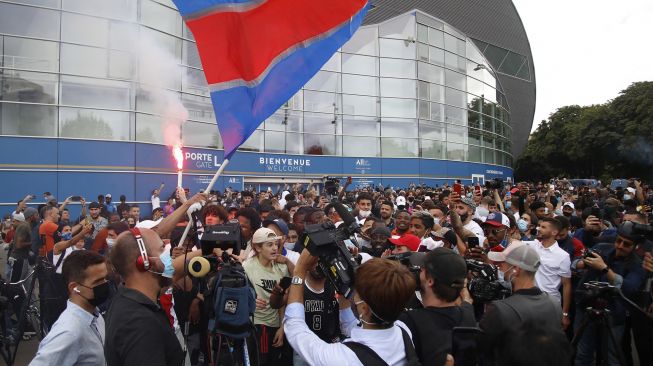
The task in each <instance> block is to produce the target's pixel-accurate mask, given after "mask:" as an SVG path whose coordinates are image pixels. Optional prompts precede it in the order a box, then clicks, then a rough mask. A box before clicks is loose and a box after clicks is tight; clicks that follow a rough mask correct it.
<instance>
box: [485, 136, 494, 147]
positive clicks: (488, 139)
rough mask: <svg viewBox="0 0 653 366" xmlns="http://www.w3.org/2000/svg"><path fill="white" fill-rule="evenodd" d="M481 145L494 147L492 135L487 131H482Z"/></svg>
mask: <svg viewBox="0 0 653 366" xmlns="http://www.w3.org/2000/svg"><path fill="white" fill-rule="evenodd" d="M483 146H485V147H494V135H492V134H491V133H488V132H484V133H483Z"/></svg>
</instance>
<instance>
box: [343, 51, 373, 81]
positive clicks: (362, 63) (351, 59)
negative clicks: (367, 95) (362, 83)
mask: <svg viewBox="0 0 653 366" xmlns="http://www.w3.org/2000/svg"><path fill="white" fill-rule="evenodd" d="M378 60H379V59H378V58H377V57H371V56H360V55H350V54H346V53H344V54H343V55H342V72H347V73H351V74H360V75H372V76H378V75H379V62H378Z"/></svg>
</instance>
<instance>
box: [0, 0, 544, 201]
mask: <svg viewBox="0 0 653 366" xmlns="http://www.w3.org/2000/svg"><path fill="white" fill-rule="evenodd" d="M142 39H146V40H148V42H149V43H148V45H154V46H153V47H155V50H156V52H149V51H146V50H147V47H142V45H141V44H139V42H141V41H139V40H142ZM148 47H149V46H148ZM159 53H160V54H159ZM0 54H1V57H0V181H1V182H2V189H1V190H0V205H4V206H13V205H15V202H16V201H17V200H18V199H20V198H22V195H23V194H27V193H32V194H36V195H37V197H41V193H42V192H44V191H50V192H53V193H54V194H55V196H57V197H58V198H59V199H63V198H64V197H67V196H71V195H82V196H85V197H87V199H89V200H92V199H93V198H95V197H97V194H99V193H111V194H112V195H113V197H114V201H117V199H116V197H118V195H120V194H125V195H126V196H127V198H128V201H130V202H139V203H146V202H149V197H150V193H151V190H152V189H154V188H156V187H158V185H159V184H160V183H161V182H165V183H166V185H167V187H168V188H167V189H166V190H165V191H164V196H165V195H168V194H169V193H170V192H171V191H172V187H174V186H175V185H176V168H175V163H174V160H173V159H172V154H171V150H170V147H169V146H167V143H168V141H167V140H168V137H169V136H170V135H172V136H177V137H180V138H181V139H182V140H183V144H184V151H185V159H186V160H185V168H184V184H183V185H184V186H185V187H188V188H190V190H191V191H193V192H195V191H198V190H200V189H202V188H203V187H205V185H206V183H207V182H208V181H209V180H210V178H211V175H212V174H213V172H215V170H216V169H217V167H218V166H219V164H220V163H221V161H222V156H223V154H222V150H221V147H222V143H221V140H220V136H219V133H218V130H217V127H216V125H215V117H214V113H213V107H212V105H211V100H210V98H209V91H208V88H207V85H206V81H205V79H204V76H203V72H202V68H201V62H200V59H199V57H198V53H197V49H196V47H195V43H194V41H193V36H192V34H190V32H189V31H188V29H187V28H186V27H185V26H184V24H183V22H182V19H181V17H180V15H179V13H178V12H177V11H176V9H175V7H174V5H173V3H172V1H169V0H12V1H4V0H0ZM161 55H163V56H161ZM164 58H165V59H169V60H166V61H170V60H171V61H172V64H173V66H174V67H172V68H171V69H165V68H161V69H160V70H163V71H160V72H159V73H158V74H156V75H154V77H153V75H152V73H153V70H154V71H156V70H159V69H157V67H159V66H161V65H162V64H165V62H163V59H164ZM159 61H161V62H159ZM161 98H163V99H161ZM175 105H183V106H184V107H185V109H186V110H187V111H188V115H187V117H188V118H187V121H186V122H184V123H183V124H182V125H181V127H179V126H176V125H174V124H170V123H168V122H169V120H170V118H169V112H170V111H169V109H170V107H171V106H175ZM534 109H535V74H534V68H533V60H532V56H531V51H530V46H529V43H528V39H527V36H526V33H525V30H524V27H523V25H522V23H521V20H520V18H519V14H518V13H517V11H516V9H515V7H514V5H513V3H512V1H509V0H484V1H482V0H468V1H457V0H430V1H427V0H423V1H420V0H401V1H398V0H376V1H372V7H371V9H370V11H369V12H368V14H367V16H366V18H365V22H364V24H363V26H362V27H361V28H360V29H359V30H358V31H357V33H356V34H355V35H354V37H353V38H352V39H351V40H350V41H349V42H348V43H347V44H345V45H344V46H343V47H342V49H341V50H339V51H338V52H337V53H336V54H335V55H334V56H333V57H332V58H331V60H330V61H329V62H328V63H327V64H326V65H325V66H324V67H323V68H322V70H321V71H320V72H318V73H317V74H316V75H315V77H314V78H313V79H312V80H311V81H309V82H308V83H307V84H306V85H305V86H304V88H303V89H302V90H301V91H299V92H298V93H297V94H296V95H295V96H294V97H293V98H291V99H290V100H289V101H288V102H287V103H286V104H285V105H284V106H283V107H282V108H281V109H279V110H278V111H277V112H276V113H275V114H274V115H273V116H272V117H270V118H269V119H268V120H267V121H265V123H263V124H261V126H260V128H259V129H258V130H257V131H256V132H255V133H254V134H253V135H252V136H251V137H250V138H249V140H248V141H247V142H246V143H245V144H244V145H243V146H242V147H241V149H240V150H239V151H238V152H237V153H236V154H235V155H234V157H233V159H232V161H231V163H230V164H229V165H228V166H227V168H226V171H225V174H224V176H223V177H221V178H220V179H219V181H218V183H217V185H216V189H224V188H225V187H228V186H231V187H232V188H234V189H236V190H240V189H243V188H247V187H250V186H253V187H255V188H259V189H260V188H267V187H271V188H272V189H273V190H275V189H276V188H277V186H278V185H279V184H283V183H296V182H304V183H305V182H314V183H318V184H321V183H322V181H323V177H324V176H336V177H346V176H352V177H354V185H374V186H376V185H379V184H381V185H383V186H394V187H404V186H408V185H409V184H410V183H415V184H422V183H424V184H426V185H432V186H434V185H436V184H443V183H445V182H449V183H451V182H452V181H453V180H454V179H462V180H463V181H466V182H472V181H481V182H483V181H484V180H487V179H492V178H501V179H503V180H510V179H511V177H512V169H511V166H512V163H513V157H514V156H516V155H517V154H518V153H519V152H521V150H522V149H523V146H524V145H525V143H526V139H527V137H528V133H529V131H530V129H531V125H532V122H533V114H534ZM37 201H38V200H37Z"/></svg>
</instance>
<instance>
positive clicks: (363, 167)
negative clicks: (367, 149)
mask: <svg viewBox="0 0 653 366" xmlns="http://www.w3.org/2000/svg"><path fill="white" fill-rule="evenodd" d="M371 169H372V162H371V161H369V160H368V159H356V170H358V171H359V172H360V174H365V172H366V171H369V170H371Z"/></svg>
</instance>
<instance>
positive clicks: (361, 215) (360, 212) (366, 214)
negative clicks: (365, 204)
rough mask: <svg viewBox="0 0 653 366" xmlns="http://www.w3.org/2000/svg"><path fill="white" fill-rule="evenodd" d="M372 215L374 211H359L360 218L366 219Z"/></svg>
mask: <svg viewBox="0 0 653 366" xmlns="http://www.w3.org/2000/svg"><path fill="white" fill-rule="evenodd" d="M371 214H372V211H362V210H361V211H358V215H359V216H360V217H364V218H367V217H368V216H369V215H371Z"/></svg>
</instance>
